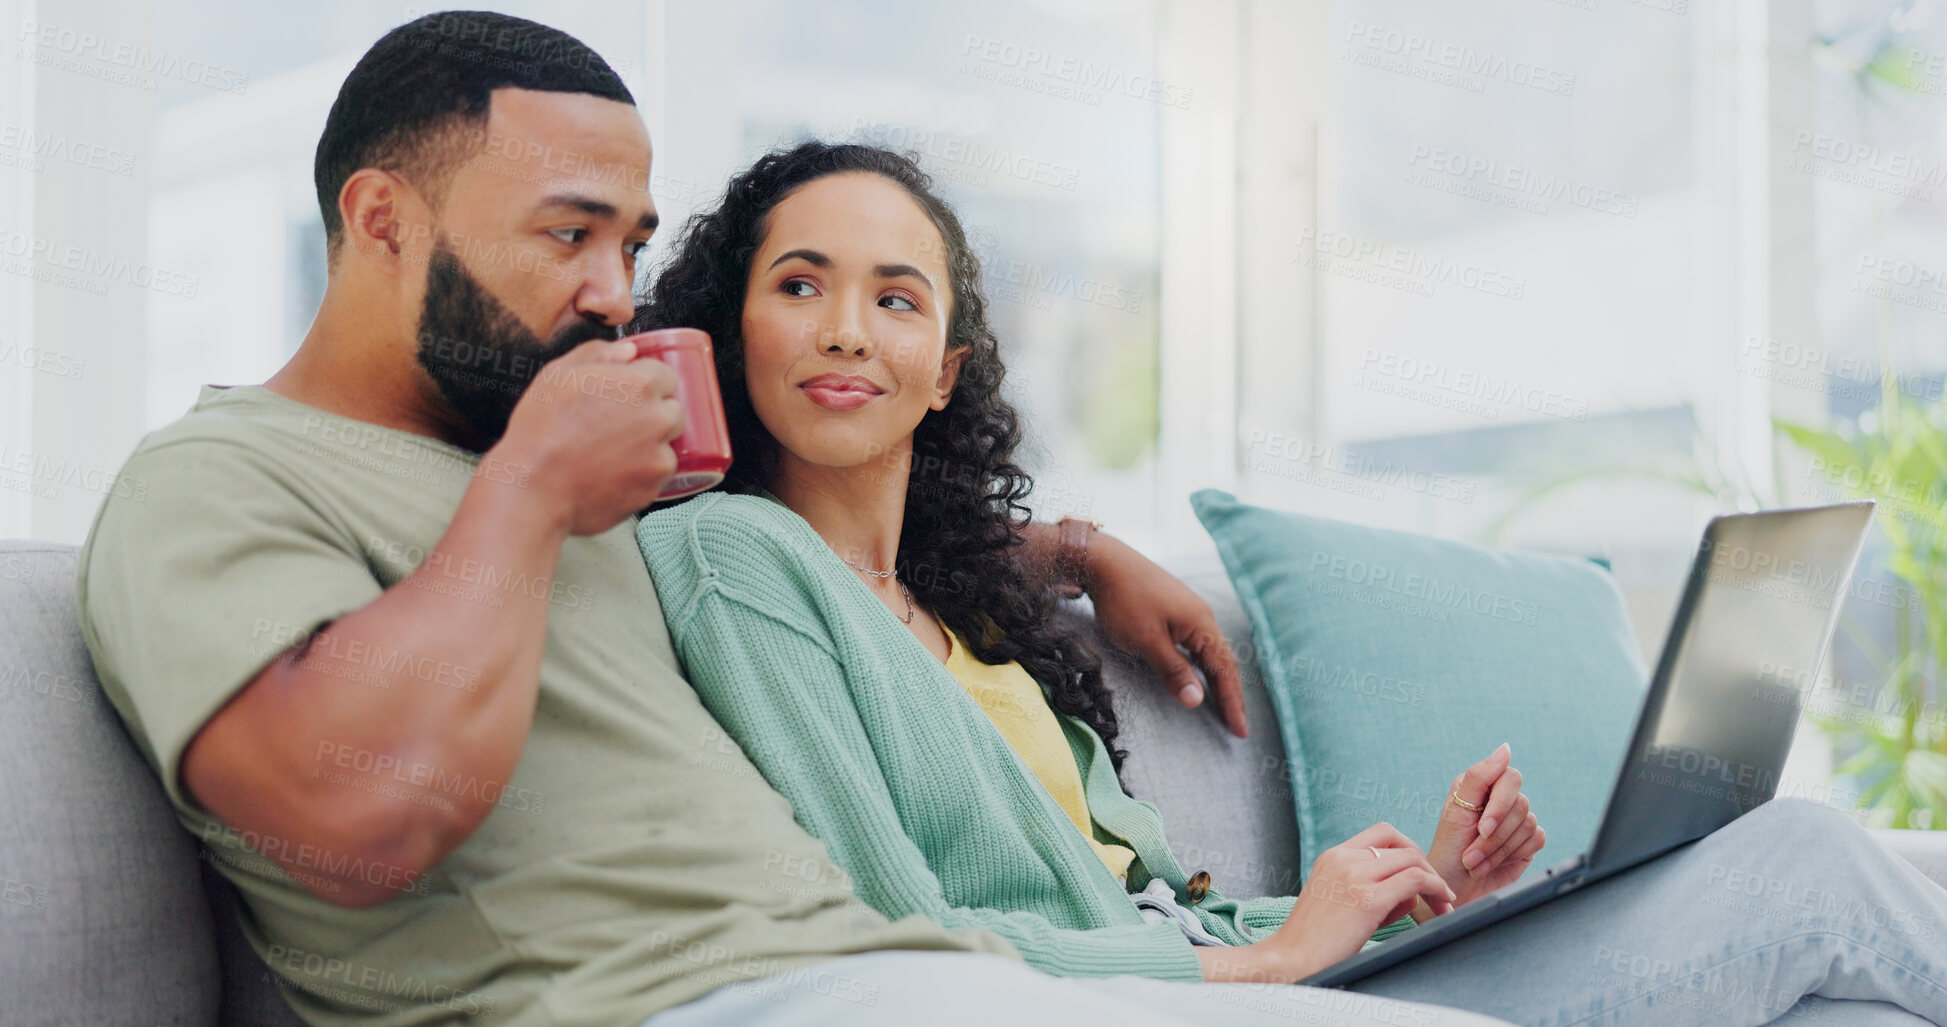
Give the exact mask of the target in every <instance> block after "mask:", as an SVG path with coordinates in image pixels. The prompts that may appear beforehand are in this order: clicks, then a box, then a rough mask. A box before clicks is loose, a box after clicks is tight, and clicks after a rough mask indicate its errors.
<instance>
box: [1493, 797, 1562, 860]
mask: <svg viewBox="0 0 1947 1027" xmlns="http://www.w3.org/2000/svg"><path fill="white" fill-rule="evenodd" d="M1546 842H1547V835H1546V833H1545V832H1544V831H1542V829H1541V824H1540V823H1539V822H1537V821H1536V820H1535V814H1534V811H1532V810H1530V811H1529V812H1528V815H1527V816H1525V817H1523V818H1522V819H1521V827H1520V828H1519V829H1518V830H1516V831H1514V832H1513V833H1511V834H1510V835H1509V836H1508V840H1507V841H1505V842H1503V843H1502V844H1501V847H1500V848H1498V849H1496V850H1494V851H1493V852H1492V853H1490V854H1489V855H1488V857H1487V860H1486V862H1485V865H1486V866H1488V867H1490V868H1491V867H1498V866H1501V865H1502V864H1504V863H1510V862H1513V861H1515V860H1519V859H1531V858H1533V857H1534V854H1535V853H1537V852H1540V851H1541V847H1542V845H1544V844H1545V843H1546Z"/></svg>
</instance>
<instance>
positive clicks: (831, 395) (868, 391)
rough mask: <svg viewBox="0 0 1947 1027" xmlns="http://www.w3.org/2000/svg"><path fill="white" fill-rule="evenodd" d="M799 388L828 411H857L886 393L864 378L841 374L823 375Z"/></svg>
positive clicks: (802, 384)
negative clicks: (874, 398)
mask: <svg viewBox="0 0 1947 1027" xmlns="http://www.w3.org/2000/svg"><path fill="white" fill-rule="evenodd" d="M798 388H800V389H803V390H804V394H805V395H806V396H809V397H810V398H811V401H812V402H813V403H816V404H818V405H819V406H821V407H824V408H825V409H827V410H857V409H858V408H860V407H862V406H864V405H866V404H867V403H870V402H872V399H873V397H875V396H878V395H881V394H883V393H884V391H885V390H883V389H881V388H879V387H878V386H877V385H874V384H872V383H871V382H870V381H867V380H866V379H864V378H859V377H856V376H850V375H839V374H821V375H819V376H818V377H816V378H813V379H810V380H809V381H806V382H803V383H801V384H800V385H799V386H798Z"/></svg>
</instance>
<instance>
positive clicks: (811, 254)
mask: <svg viewBox="0 0 1947 1027" xmlns="http://www.w3.org/2000/svg"><path fill="white" fill-rule="evenodd" d="M792 257H796V258H798V259H799V260H802V261H804V262H805V263H807V264H810V265H811V266H812V267H830V266H832V259H831V258H830V257H827V256H825V255H824V254H822V253H820V252H818V251H817V250H806V249H796V250H790V251H787V252H785V253H783V254H781V255H779V257H778V258H777V259H776V260H773V261H771V267H776V266H778V265H779V264H782V263H784V262H785V261H787V260H790V259H791V258H792ZM770 269H771V268H765V269H764V270H766V271H769V270H770Z"/></svg>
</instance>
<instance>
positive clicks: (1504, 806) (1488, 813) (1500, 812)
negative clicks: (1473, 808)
mask: <svg viewBox="0 0 1947 1027" xmlns="http://www.w3.org/2000/svg"><path fill="white" fill-rule="evenodd" d="M1520 794H1521V772H1520V771H1519V770H1516V769H1514V768H1513V767H1508V768H1507V769H1505V770H1503V771H1501V776H1500V777H1498V778H1496V779H1495V781H1494V789H1493V791H1492V792H1490V793H1489V794H1488V797H1487V803H1486V805H1487V808H1486V809H1485V810H1482V811H1481V819H1480V823H1479V824H1478V825H1477V830H1479V832H1480V835H1481V837H1483V838H1486V837H1490V836H1492V835H1493V834H1494V832H1495V830H1497V829H1498V828H1500V826H1501V825H1502V824H1504V823H1506V822H1507V821H1508V820H1509V819H1511V818H1510V817H1509V815H1508V814H1509V812H1510V811H1511V810H1512V809H1513V808H1514V800H1515V798H1516V797H1517V796H1519V795H1520Z"/></svg>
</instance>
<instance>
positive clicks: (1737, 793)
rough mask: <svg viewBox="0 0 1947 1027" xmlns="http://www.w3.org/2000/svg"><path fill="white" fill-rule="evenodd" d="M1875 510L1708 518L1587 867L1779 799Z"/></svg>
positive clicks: (1632, 858) (1679, 838) (1619, 863)
mask: <svg viewBox="0 0 1947 1027" xmlns="http://www.w3.org/2000/svg"><path fill="white" fill-rule="evenodd" d="M1872 508H1873V507H1872V504H1871V503H1848V504H1843V505H1839V506H1827V507H1817V508H1813V509H1806V510H1776V511H1768V512H1764V513H1755V514H1735V515H1731V516H1727V517H1719V518H1717V519H1715V520H1713V521H1711V523H1710V527H1709V528H1707V529H1706V530H1705V532H1704V539H1703V543H1702V545H1701V546H1700V547H1699V548H1698V552H1697V558H1696V560H1695V562H1694V563H1693V565H1692V567H1691V574H1690V579H1689V581H1688V583H1687V584H1686V586H1685V589H1684V594H1683V598H1682V600H1681V601H1680V602H1679V603H1678V605H1677V614H1676V619H1675V622H1674V624H1673V625H1672V627H1671V629H1670V637H1669V638H1668V639H1667V640H1666V641H1665V642H1664V645H1663V656H1662V658H1661V660H1660V661H1659V662H1658V664H1657V669H1656V676H1655V678H1653V679H1652V680H1651V683H1650V689H1649V694H1648V695H1647V697H1646V698H1645V701H1644V706H1643V713H1642V716H1641V718H1640V719H1639V720H1638V722H1637V725H1636V733H1635V736H1634V738H1633V739H1632V740H1631V742H1630V746H1629V749H1628V750H1627V753H1628V755H1627V756H1626V757H1625V759H1624V762H1623V765H1622V768H1621V771H1620V774H1619V776H1618V779H1617V781H1616V787H1615V790H1614V792H1613V793H1612V794H1611V797H1610V800H1609V811H1608V815H1607V816H1606V817H1604V819H1603V824H1602V828H1601V830H1600V831H1599V832H1598V833H1597V835H1596V842H1595V846H1594V847H1593V848H1592V849H1591V851H1590V855H1589V865H1590V867H1591V868H1592V869H1597V870H1607V869H1612V868H1620V867H1624V866H1630V865H1634V864H1635V863H1639V862H1641V861H1643V860H1646V859H1649V858H1651V857H1653V856H1656V855H1659V854H1661V853H1663V852H1667V851H1668V850H1670V849H1672V848H1675V847H1676V846H1679V845H1682V844H1684V843H1686V842H1691V841H1695V840H1696V839H1698V838H1701V837H1703V836H1704V835H1707V834H1709V833H1711V832H1712V831H1715V830H1717V829H1718V828H1720V827H1722V826H1724V825H1725V824H1728V823H1730V822H1731V821H1733V820H1735V819H1737V818H1738V817H1739V816H1740V815H1742V814H1744V813H1745V812H1747V811H1749V810H1750V809H1752V808H1753V807H1756V806H1759V805H1761V804H1763V803H1764V802H1766V801H1767V800H1769V799H1770V798H1771V797H1772V796H1773V795H1775V794H1776V793H1777V791H1778V774H1779V771H1780V770H1781V769H1782V768H1783V767H1784V765H1785V756H1786V755H1787V754H1788V753H1789V752H1790V751H1791V744H1792V736H1793V734H1794V733H1795V731H1796V729H1797V726H1798V720H1799V712H1800V709H1801V707H1802V705H1803V698H1804V695H1805V694H1806V693H1807V692H1810V691H1811V689H1812V687H1813V684H1814V683H1815V682H1816V681H1817V680H1818V673H1819V667H1820V664H1821V662H1822V658H1823V656H1824V654H1825V650H1826V647H1827V644H1828V643H1829V642H1830V641H1831V638H1832V630H1833V627H1834V625H1835V624H1837V622H1838V615H1839V608H1840V606H1841V605H1842V604H1843V603H1844V601H1845V596H1846V592H1847V589H1848V587H1849V583H1850V581H1851V579H1852V571H1853V567H1854V565H1855V564H1856V563H1857V562H1858V559H1859V550H1860V547H1861V545H1862V544H1863V542H1864V540H1865V534H1866V526H1867V524H1868V523H1869V522H1870V521H1871V519H1872Z"/></svg>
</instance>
